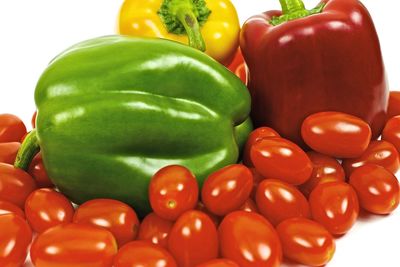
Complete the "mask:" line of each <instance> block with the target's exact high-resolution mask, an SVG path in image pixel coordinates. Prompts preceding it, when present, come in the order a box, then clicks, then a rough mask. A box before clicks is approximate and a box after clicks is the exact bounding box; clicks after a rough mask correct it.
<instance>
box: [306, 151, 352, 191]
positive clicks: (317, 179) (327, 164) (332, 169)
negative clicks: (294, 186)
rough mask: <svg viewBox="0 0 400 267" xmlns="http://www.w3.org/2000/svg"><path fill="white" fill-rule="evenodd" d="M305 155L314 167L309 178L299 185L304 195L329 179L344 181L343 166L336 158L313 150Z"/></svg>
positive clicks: (329, 180)
mask: <svg viewBox="0 0 400 267" xmlns="http://www.w3.org/2000/svg"><path fill="white" fill-rule="evenodd" d="M307 155H308V157H309V158H310V159H311V161H312V163H313V166H314V168H313V172H312V174H311V178H310V179H309V180H308V181H307V182H306V183H304V184H302V185H301V186H300V187H299V189H300V191H301V192H302V193H303V194H304V195H305V196H306V197H308V196H309V195H310V193H311V192H312V191H313V190H314V188H315V187H316V186H318V185H319V184H322V183H326V182H331V181H343V182H344V181H345V173H344V170H343V167H342V165H340V163H339V162H338V161H337V160H336V159H334V158H332V157H329V156H325V155H323V154H320V153H318V152H314V151H310V152H308V153H307Z"/></svg>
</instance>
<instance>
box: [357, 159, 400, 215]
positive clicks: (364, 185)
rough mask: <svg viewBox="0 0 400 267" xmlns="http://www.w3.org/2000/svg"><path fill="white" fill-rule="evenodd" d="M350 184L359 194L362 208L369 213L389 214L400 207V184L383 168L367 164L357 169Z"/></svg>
mask: <svg viewBox="0 0 400 267" xmlns="http://www.w3.org/2000/svg"><path fill="white" fill-rule="evenodd" d="M349 182H350V184H351V185H352V186H353V188H354V189H355V191H356V192H357V195H358V199H359V201H360V206H361V207H362V208H363V209H365V210H367V211H369V212H372V213H376V214H389V213H391V212H392V211H394V210H395V209H396V208H397V207H398V206H399V191H400V190H399V182H398V181H397V179H396V176H394V175H393V174H392V173H391V172H390V171H388V170H386V169H385V168H383V167H381V166H378V165H373V164H367V165H364V166H362V167H360V168H357V169H356V170H355V171H354V172H353V173H352V174H351V176H350V181H349Z"/></svg>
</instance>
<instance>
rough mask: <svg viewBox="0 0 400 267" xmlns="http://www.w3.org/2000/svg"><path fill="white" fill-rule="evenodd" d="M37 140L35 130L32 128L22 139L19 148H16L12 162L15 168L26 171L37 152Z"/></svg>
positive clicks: (38, 149) (38, 148)
mask: <svg viewBox="0 0 400 267" xmlns="http://www.w3.org/2000/svg"><path fill="white" fill-rule="evenodd" d="M39 151H40V147H39V141H38V139H37V132H36V130H35V129H33V130H32V131H31V132H30V133H29V134H28V135H27V136H26V137H25V139H24V142H23V143H22V145H21V148H20V149H19V150H18V154H17V157H16V159H15V162H14V166H15V167H16V168H19V169H22V170H24V171H27V170H28V168H29V165H30V164H31V162H32V160H33V158H34V157H35V155H36V154H37V153H39Z"/></svg>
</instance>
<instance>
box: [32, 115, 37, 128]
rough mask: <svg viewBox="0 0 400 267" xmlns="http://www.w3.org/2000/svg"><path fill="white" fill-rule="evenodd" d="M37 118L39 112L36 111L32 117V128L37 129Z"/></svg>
mask: <svg viewBox="0 0 400 267" xmlns="http://www.w3.org/2000/svg"><path fill="white" fill-rule="evenodd" d="M36 117H37V111H35V112H34V113H33V115H32V119H31V124H32V128H36Z"/></svg>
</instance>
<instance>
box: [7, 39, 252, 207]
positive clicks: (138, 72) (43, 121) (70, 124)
mask: <svg viewBox="0 0 400 267" xmlns="http://www.w3.org/2000/svg"><path fill="white" fill-rule="evenodd" d="M35 102H36V105H37V108H38V115H37V130H35V131H33V132H31V134H30V135H29V136H28V137H27V138H26V140H25V142H24V143H23V145H22V148H21V150H20V152H19V154H18V156H17V159H16V162H15V166H16V167H19V168H22V169H27V168H28V166H29V162H30V161H31V160H32V158H33V156H34V154H35V153H37V151H38V150H39V149H40V150H41V151H42V156H43V161H44V165H45V167H46V170H47V172H48V175H49V177H50V179H51V180H52V181H53V182H54V184H55V185H56V186H57V187H58V188H59V190H60V191H61V192H63V193H64V194H65V195H67V196H68V197H69V198H70V199H71V200H72V201H73V202H75V203H78V204H79V203H82V202H84V201H87V200H89V199H93V198H113V199H119V200H121V201H124V202H126V203H128V204H130V205H132V206H133V207H134V208H135V209H136V211H137V212H138V213H139V214H142V215H143V214H145V213H147V212H149V211H150V205H149V202H148V197H147V187H148V183H149V180H150V179H151V177H152V175H153V174H154V173H155V172H156V171H157V170H159V169H160V168H162V167H164V166H166V165H170V164H180V165H183V166H186V167H187V168H189V169H190V170H192V171H193V173H194V174H195V175H196V177H197V179H198V181H199V184H200V185H201V184H202V182H203V181H204V179H205V178H206V177H207V176H208V175H209V174H210V173H211V172H213V171H215V170H217V169H219V168H221V167H223V166H226V165H228V164H232V163H235V162H237V161H238V157H239V146H242V145H243V143H244V142H245V139H246V138H247V135H248V134H249V132H250V131H251V129H252V126H251V122H250V120H249V117H248V116H249V112H250V95H249V93H248V91H247V88H246V87H245V85H243V83H242V82H241V81H240V79H239V78H237V77H236V76H235V75H234V74H232V73H231V72H230V71H229V70H227V69H226V68H225V67H223V66H222V65H220V64H219V63H217V62H216V61H214V60H213V59H211V58H210V57H208V56H207V55H205V54H204V53H201V52H200V51H197V50H195V49H193V48H190V47H188V46H185V45H182V44H178V43H175V42H172V41H167V40H160V39H143V38H133V37H123V36H108V37H101V38H97V39H93V40H89V41H85V42H82V43H80V44H77V45H75V46H73V47H71V48H70V49H68V50H66V51H65V52H63V53H62V54H60V55H59V56H58V57H56V58H55V59H54V60H53V61H52V62H51V63H50V65H49V66H48V68H47V69H46V70H45V71H44V73H43V74H42V76H41V78H40V80H39V82H38V85H37V87H36V91H35Z"/></svg>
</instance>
